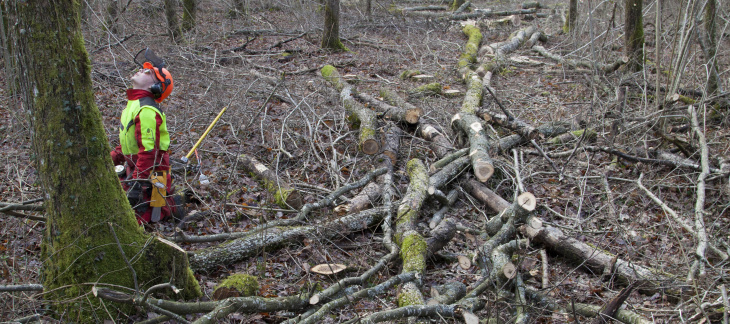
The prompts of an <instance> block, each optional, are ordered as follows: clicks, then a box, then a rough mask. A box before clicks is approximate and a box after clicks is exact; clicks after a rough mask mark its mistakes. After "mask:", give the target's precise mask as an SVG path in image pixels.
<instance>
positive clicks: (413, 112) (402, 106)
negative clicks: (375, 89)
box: [380, 89, 423, 125]
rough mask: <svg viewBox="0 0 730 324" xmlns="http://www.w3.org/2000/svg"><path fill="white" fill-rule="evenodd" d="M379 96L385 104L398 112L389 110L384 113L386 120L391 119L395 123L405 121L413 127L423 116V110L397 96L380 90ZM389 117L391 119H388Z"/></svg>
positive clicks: (386, 90) (388, 91)
mask: <svg viewBox="0 0 730 324" xmlns="http://www.w3.org/2000/svg"><path fill="white" fill-rule="evenodd" d="M380 96H381V97H383V100H385V102H387V103H389V104H391V105H393V106H394V107H396V108H398V109H399V110H394V109H389V110H387V111H386V112H385V116H386V118H391V117H392V118H393V119H394V120H396V121H405V122H406V123H408V124H411V125H415V124H417V123H418V120H419V119H420V118H421V115H423V109H421V108H418V107H416V106H414V105H412V104H410V103H409V102H408V101H406V100H405V99H403V98H401V97H400V96H399V95H398V94H396V93H394V92H392V91H390V90H388V89H380ZM389 116H391V117H389Z"/></svg>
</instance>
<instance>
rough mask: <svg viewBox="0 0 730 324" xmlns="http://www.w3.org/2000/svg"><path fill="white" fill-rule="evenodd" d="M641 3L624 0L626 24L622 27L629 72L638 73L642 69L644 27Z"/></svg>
mask: <svg viewBox="0 0 730 324" xmlns="http://www.w3.org/2000/svg"><path fill="white" fill-rule="evenodd" d="M642 1H643V0H626V2H625V3H626V15H625V16H626V24H625V25H624V45H625V47H626V56H628V57H629V63H628V64H627V68H628V69H629V71H640V70H641V69H643V68H644V50H643V47H644V25H643V19H642V12H641V8H642Z"/></svg>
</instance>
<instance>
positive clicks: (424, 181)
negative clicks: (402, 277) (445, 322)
mask: <svg viewBox="0 0 730 324" xmlns="http://www.w3.org/2000/svg"><path fill="white" fill-rule="evenodd" d="M406 171H407V173H408V177H409V179H410V183H409V185H408V189H407V190H406V194H405V195H404V196H403V199H402V200H401V204H400V206H398V213H397V216H396V222H395V242H396V244H398V245H399V246H400V251H401V252H400V255H401V260H402V261H403V269H402V270H401V272H411V271H415V272H417V273H419V274H423V273H424V272H425V270H426V253H427V251H426V250H427V245H426V240H425V239H424V238H423V236H421V234H420V233H419V232H418V231H417V230H416V223H417V222H418V217H419V214H420V212H421V207H422V206H423V202H424V200H425V199H426V196H427V194H426V189H427V188H428V180H429V178H428V172H427V170H426V166H425V165H424V164H423V162H422V161H421V160H418V159H412V160H410V161H408V164H407V165H406ZM419 286H420V285H416V284H415V283H412V282H409V283H406V284H404V285H403V286H401V289H400V291H399V292H398V306H400V307H403V306H408V305H422V304H423V303H424V300H423V295H422V294H421V290H420V288H419Z"/></svg>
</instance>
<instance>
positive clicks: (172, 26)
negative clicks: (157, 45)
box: [163, 0, 182, 42]
mask: <svg viewBox="0 0 730 324" xmlns="http://www.w3.org/2000/svg"><path fill="white" fill-rule="evenodd" d="M163 2H164V4H165V18H166V19H167V31H168V33H170V39H171V40H172V41H173V42H177V41H178V40H180V34H182V31H181V30H180V23H179V22H178V21H177V12H176V11H175V7H176V1H175V0H164V1H163Z"/></svg>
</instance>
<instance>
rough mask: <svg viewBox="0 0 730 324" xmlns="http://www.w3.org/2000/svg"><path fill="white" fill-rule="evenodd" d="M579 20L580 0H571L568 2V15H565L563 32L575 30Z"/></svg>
mask: <svg viewBox="0 0 730 324" xmlns="http://www.w3.org/2000/svg"><path fill="white" fill-rule="evenodd" d="M577 21H578V0H570V3H569V4H568V17H565V24H564V25H563V32H564V33H566V34H567V33H570V32H573V30H575V23H576V22H577Z"/></svg>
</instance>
